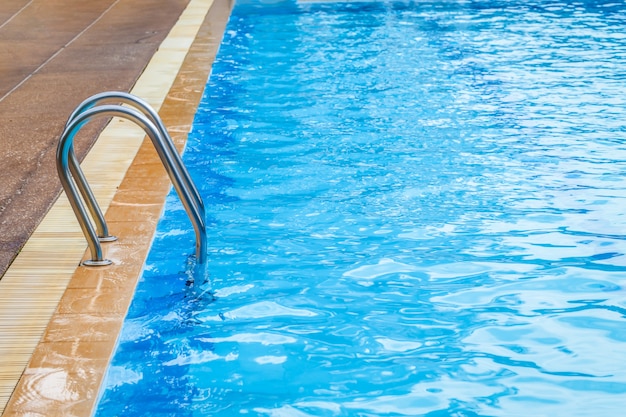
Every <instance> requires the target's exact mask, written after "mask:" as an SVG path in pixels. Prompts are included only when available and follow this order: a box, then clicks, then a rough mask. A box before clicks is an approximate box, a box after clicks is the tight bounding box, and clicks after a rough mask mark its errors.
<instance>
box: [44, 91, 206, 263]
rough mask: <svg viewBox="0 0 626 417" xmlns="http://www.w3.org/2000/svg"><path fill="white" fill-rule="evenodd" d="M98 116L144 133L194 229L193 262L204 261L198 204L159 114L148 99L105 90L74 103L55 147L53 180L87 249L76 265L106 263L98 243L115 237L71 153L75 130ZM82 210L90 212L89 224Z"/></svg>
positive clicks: (201, 206) (201, 212) (201, 214)
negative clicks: (58, 183)
mask: <svg viewBox="0 0 626 417" xmlns="http://www.w3.org/2000/svg"><path fill="white" fill-rule="evenodd" d="M110 103H115V104H110ZM119 103H122V104H119ZM123 104H125V105H126V106H124V105H123ZM128 106H130V107H128ZM99 116H109V117H110V116H116V117H121V118H123V119H127V120H130V121H132V122H134V123H135V124H136V125H138V126H139V127H141V128H142V129H143V130H144V131H145V132H146V134H147V135H148V137H149V138H150V140H151V141H152V144H153V145H154V147H155V148H156V151H157V153H158V155H159V158H160V159H161V162H162V163H163V166H164V167H165V170H166V171H167V174H168V175H169V177H170V180H171V181H172V184H173V185H174V189H175V190H176V193H177V194H178V197H179V198H180V199H181V201H182V203H183V206H184V207H185V211H186V212H187V215H188V216H189V219H190V220H191V223H192V224H193V228H194V230H195V232H196V260H197V262H198V263H204V261H205V259H206V226H205V222H204V203H203V202H202V198H201V197H200V193H199V192H198V189H197V188H196V186H195V184H194V183H193V181H192V180H191V177H190V176H189V172H188V171H187V169H186V168H185V165H184V164H183V161H182V159H181V158H180V155H179V154H178V151H177V150H176V147H175V146H174V142H173V141H172V138H171V137H170V135H169V134H168V133H167V129H166V128H165V126H164V125H163V122H162V121H161V118H160V117H159V115H158V114H157V113H156V111H154V109H152V107H150V105H149V104H148V103H146V102H145V101H144V100H142V99H140V98H139V97H136V96H133V95H131V94H128V93H124V92H117V91H110V92H104V93H100V94H96V95H94V96H91V97H89V98H88V99H86V100H85V101H83V102H82V103H81V104H80V105H79V106H78V107H76V109H75V110H74V112H73V113H72V114H71V115H70V117H69V118H68V121H67V123H66V124H65V129H64V130H63V133H62V134H61V138H60V140H59V146H58V148H57V161H56V165H57V171H58V173H59V178H60V180H61V184H62V185H63V189H64V190H65V194H66V195H67V197H68V199H69V201H70V205H71V206H72V210H74V214H75V215H76V218H77V219H78V223H80V227H81V229H82V231H83V234H84V235H85V238H86V239H87V243H88V244H89V250H90V251H91V259H88V260H85V261H83V262H82V264H83V265H86V266H102V265H110V264H111V263H112V262H111V261H110V260H108V259H104V258H103V256H102V247H101V245H100V242H110V241H114V240H116V239H117V238H116V237H115V236H111V235H110V234H109V229H108V227H107V224H106V221H105V219H104V215H103V214H102V210H100V206H98V203H97V201H96V198H95V197H94V195H93V192H92V191H91V188H90V187H89V184H88V183H87V179H86V178H85V176H84V174H83V171H82V169H81V168H80V163H79V162H78V158H77V157H76V153H75V152H74V137H75V136H76V134H77V133H78V132H79V131H80V129H81V128H82V127H83V126H84V125H85V124H87V123H88V122H89V121H91V120H93V119H94V118H96V117H99ZM85 205H86V206H87V208H85ZM87 210H89V213H90V214H91V217H92V219H93V223H95V228H94V225H93V224H92V222H91V221H90V219H89V215H88V214H87Z"/></svg>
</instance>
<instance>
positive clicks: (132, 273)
mask: <svg viewBox="0 0 626 417" xmlns="http://www.w3.org/2000/svg"><path fill="white" fill-rule="evenodd" d="M60 2H62V3H64V4H67V5H68V7H69V5H72V6H75V7H76V9H74V10H75V12H76V13H77V14H78V15H80V18H83V17H84V16H86V15H88V16H91V17H90V18H89V19H91V21H92V22H94V21H95V24H91V28H94V27H96V26H97V25H98V24H100V22H103V21H105V20H107V19H108V21H109V25H111V24H120V25H122V26H125V25H130V23H131V21H133V20H134V17H135V15H136V14H137V13H138V10H143V9H144V8H145V7H148V6H151V7H153V8H154V6H155V4H156V3H158V4H159V5H161V4H163V3H167V2H161V1H158V2H157V1H155V0H138V1H124V0H117V1H113V0H108V1H105V0H93V1H92V2H82V1H74V2H72V1H69V0H68V1H66V0H59V1H58V2H56V4H58V3H60ZM83 3H93V7H94V8H93V9H92V8H91V7H90V4H83ZM151 3H152V4H151ZM195 3H203V4H209V5H210V4H211V0H191V1H190V2H189V7H192V6H193V5H194V4H195ZM174 4H176V5H178V6H181V5H186V4H187V1H182V2H181V1H172V2H171V4H168V5H167V6H168V7H169V6H172V5H174ZM30 7H34V8H35V9H37V10H39V12H41V13H53V12H54V11H53V10H47V9H46V8H47V7H48V5H47V2H45V1H43V0H42V1H37V0H32V1H26V0H21V1H20V0H4V1H3V2H1V4H0V18H1V19H3V20H2V21H1V22H4V23H0V36H1V35H2V31H3V30H4V28H6V27H8V26H9V25H12V24H13V22H14V21H15V20H16V19H18V18H19V17H20V15H22V13H26V12H27V11H28V10H29V8H30ZM168 7H165V8H166V9H167V8H168ZM189 7H188V9H189ZM116 8H122V9H119V10H118V9H116ZM94 9H95V10H96V11H95V12H94ZM20 10H21V12H20ZM46 10H47V11H46ZM177 10H178V9H177ZM103 11H104V14H103ZM181 11H182V9H181V10H178V12H176V13H177V14H176V13H174V14H176V16H175V17H176V19H178V17H179V16H180V13H181ZM229 11H230V2H229V1H228V0H215V1H214V2H213V3H212V6H211V8H210V10H209V13H208V15H207V16H206V19H205V20H204V22H203V23H202V25H201V26H200V29H199V32H198V33H197V35H194V36H195V40H194V41H193V44H191V46H190V47H189V48H188V50H187V49H186V48H185V50H184V52H185V53H186V56H185V59H184V61H183V63H182V66H181V67H180V70H179V72H178V74H177V76H176V77H175V80H174V84H173V85H172V87H171V89H170V90H169V93H167V97H166V98H165V100H164V101H163V102H162V106H161V107H160V114H161V116H162V118H163V121H164V123H165V125H166V126H172V127H173V128H171V129H170V133H171V134H172V137H173V139H174V140H175V142H177V144H178V145H179V146H182V145H183V144H184V141H185V139H186V134H187V132H188V130H189V127H190V125H191V122H192V120H193V114H194V112H195V109H196V107H197V104H198V101H199V99H200V96H201V93H202V89H203V87H204V84H205V82H206V77H207V75H208V71H209V69H210V65H211V63H212V60H213V58H214V55H215V53H216V51H217V47H218V45H219V42H220V40H221V36H222V33H223V30H224V25H225V21H226V19H227V17H228V14H229ZM170 12H171V11H170ZM31 13H32V11H31ZM98 13H100V14H99V15H98ZM125 13H126V14H125ZM163 13H164V12H162V11H160V12H154V13H153V14H152V18H153V19H154V18H156V17H157V16H158V15H161V14H163ZM171 13H173V12H171ZM185 13H187V10H186V11H185ZM185 13H183V17H184V16H185ZM205 13H206V12H205ZM139 14H140V13H139ZM113 15H115V16H117V20H116V19H113V18H112V16H113ZM95 16H100V17H95ZM37 17H41V16H39V15H37V14H36V13H34V14H31V18H32V19H35V18H37ZM131 17H132V18H131ZM46 18H47V17H46ZM89 19H87V20H85V21H84V22H86V21H88V20H89ZM98 19H99V20H98ZM52 20H55V19H52ZM61 20H62V19H61V18H59V21H61ZM148 20H149V19H148ZM181 20H183V18H181ZM180 23H181V22H180V21H179V24H180ZM73 24H74V23H72V25H73ZM172 24H173V23H172ZM182 26H183V31H184V28H185V22H184V21H183V22H182ZM62 27H63V28H64V27H65V26H62ZM72 27H74V26H72ZM146 27H149V26H144V28H143V31H144V33H148V32H150V31H148V30H147V29H146ZM89 30H91V29H88V30H87V31H85V32H84V33H87V32H89ZM109 30H113V29H111V28H109ZM38 31H39V29H37V30H35V31H34V32H38ZM59 32H63V33H64V30H63V29H59ZM131 32H132V31H131ZM139 32H140V31H137V30H135V31H134V32H133V33H135V35H137V34H138V33H139ZM84 33H83V35H84ZM61 35H62V34H59V36H61ZM63 36H65V37H62V40H61V41H57V43H56V45H57V47H58V45H60V44H63V45H64V47H63V46H62V47H61V50H60V51H61V52H60V53H58V54H57V55H58V56H60V55H62V54H64V53H65V52H66V50H67V49H69V48H70V47H71V45H73V43H71V44H70V45H67V43H68V41H67V38H68V36H70V35H67V34H65V35H63ZM74 36H76V35H74ZM81 36H82V35H81ZM152 36H153V34H150V35H148V38H150V39H152ZM170 36H171V34H170ZM161 38H164V36H161ZM2 39H3V38H2ZM71 39H73V38H71V37H70V40H71ZM79 39H80V36H79V37H78V38H76V40H75V41H74V42H78V40H79ZM168 39H169V38H168ZM93 41H94V38H92V42H93ZM136 41H137V42H142V40H141V39H136ZM175 41H176V39H174V42H175ZM64 42H65V43H64ZM0 43H2V41H0ZM42 43H47V42H42ZM50 43H54V42H53V41H52V40H51V41H50ZM156 46H158V44H156V45H153V48H152V52H154V50H155V48H156ZM129 48H130V49H132V46H129ZM105 49H106V48H105ZM0 51H3V49H2V45H0ZM117 51H122V52H123V51H126V49H125V48H124V47H121V49H118V50H117ZM123 53H126V52H123ZM76 54H77V55H76V56H78V57H81V56H82V58H81V59H86V61H90V60H91V59H97V58H96V57H92V55H89V54H85V55H80V53H79V52H78V51H77V52H76ZM44 55H45V54H44ZM53 55H54V54H53ZM96 55H97V54H96ZM46 59H49V58H46ZM55 59H57V58H56V57H53V58H52V59H51V60H49V61H48V64H50V63H52V62H53V61H54V60H55ZM41 60H42V58H41V57H40V58H39V61H41ZM23 61H24V62H26V64H24V65H25V66H28V65H30V67H29V68H31V74H33V73H34V75H33V76H31V77H30V78H29V79H27V81H26V82H24V83H23V84H22V85H21V86H20V87H19V88H17V89H16V90H15V91H14V92H11V93H10V94H9V95H6V97H5V98H4V99H0V125H1V124H2V118H4V117H7V118H9V119H10V116H7V115H6V114H5V113H4V110H3V109H4V108H3V107H2V106H5V105H6V103H7V102H8V103H10V102H16V100H17V99H16V98H15V97H16V96H14V94H16V93H17V92H19V91H20V90H21V89H23V88H26V86H27V84H29V83H30V82H31V80H32V79H33V78H35V77H36V76H37V77H39V76H40V75H41V74H40V73H41V72H44V71H43V69H40V70H32V68H33V67H35V68H38V67H37V66H36V63H35V64H33V63H32V62H30V61H28V59H24V60H23ZM39 61H38V62H39ZM153 61H154V59H153ZM4 62H5V61H4V60H3V59H2V58H1V57H0V68H2V70H3V74H4V68H3V67H2V65H5V64H3V63H4ZM48 64H46V65H48ZM144 64H145V62H144ZM46 65H44V66H43V67H42V68H46ZM62 67H63V65H60V64H59V71H60V72H62ZM87 67H89V65H87ZM94 67H97V65H95V66H94ZM65 69H66V70H67V68H65ZM33 71H34V72H33ZM90 71H91V70H89V69H86V70H85V72H86V73H87V74H86V78H87V79H91V80H92V82H93V79H94V77H95V75H94V74H93V73H90ZM7 74H9V71H7ZM49 76H50V77H52V78H56V79H58V80H59V84H63V85H69V84H70V82H69V81H68V78H67V77H69V78H70V79H71V78H73V77H80V76H81V70H80V68H78V67H76V68H75V69H72V70H71V71H69V72H68V74H66V76H67V77H63V75H62V74H60V73H56V74H49ZM137 76H138V74H136V75H135V78H136V77H137ZM7 77H8V78H10V77H9V76H8V75H7ZM103 77H104V76H103ZM96 78H97V77H96ZM143 78H144V77H143V76H142V79H143ZM104 79H105V80H106V77H104ZM126 81H128V79H126ZM139 81H140V82H141V80H139ZM132 82H134V79H133V80H132V81H131V82H129V84H130V85H132ZM2 86H4V76H3V83H2ZM2 86H0V88H5V89H6V88H7V87H6V86H4V87H2ZM83 87H85V86H84V85H83ZM92 87H93V86H92ZM136 87H137V86H136ZM12 88H13V87H10V88H8V90H7V91H11V89H12ZM106 89H122V90H128V89H129V88H122V87H119V86H107V87H105V88H102V85H100V87H97V88H96V91H102V90H106ZM96 91H89V90H88V89H87V90H80V91H78V90H77V91H76V92H75V94H78V95H79V96H78V97H75V98H72V100H71V101H72V104H71V105H68V104H67V103H66V102H63V103H62V104H63V105H66V106H67V107H69V110H68V111H67V114H69V112H70V111H71V110H72V109H73V107H74V106H75V105H76V104H77V103H78V102H79V101H81V100H82V99H83V98H84V97H86V96H88V95H89V94H91V93H93V92H96ZM31 93H32V94H36V91H31ZM0 94H2V93H0ZM146 94H147V95H150V94H149V92H147V93H146ZM53 95H54V94H49V95H48V96H46V98H47V99H50V98H51V97H52V96H53ZM64 97H66V99H67V95H66V96H64ZM9 98H12V99H11V100H13V101H11V100H8V99H9ZM7 100H8V101H7ZM22 105H24V106H26V105H25V104H22ZM49 105H50V104H49ZM26 107H27V106H26ZM9 110H10V107H9ZM55 111H56V109H55ZM9 113H10V112H9ZM11 114H17V113H16V112H14V113H11ZM67 114H65V115H63V117H61V118H58V120H57V118H53V121H52V122H51V123H52V125H53V126H48V125H47V124H46V123H47V119H45V121H41V120H43V119H37V118H35V119H32V120H31V123H30V124H31V125H33V126H32V130H33V131H35V132H38V131H41V132H43V131H45V132H46V134H45V135H44V134H43V133H42V135H41V138H42V142H45V140H43V139H44V138H48V137H49V136H55V135H56V134H58V132H56V133H55V129H57V130H59V131H60V128H61V126H62V125H63V123H64V122H65V120H64V118H65V117H67ZM31 117H32V116H31ZM7 120H8V119H7ZM35 120H36V122H35ZM39 123H42V124H45V126H43V125H42V126H39ZM109 127H110V126H109ZM100 128H101V126H97V127H94V128H92V129H91V131H89V132H88V135H86V136H88V139H91V140H92V139H93V138H94V137H95V134H96V133H97V132H98V131H99V130H100ZM107 129H109V128H107ZM5 132H6V130H0V134H1V135H2V136H0V138H1V139H0V140H2V141H5V138H6V137H7V136H5ZM105 134H106V131H105ZM56 139H57V138H56V137H53V138H52V139H50V140H49V141H48V142H50V143H45V144H38V145H39V148H37V147H34V148H29V149H22V148H21V147H20V146H16V145H17V143H16V142H11V141H9V143H10V144H12V145H14V147H15V148H16V149H17V151H19V152H21V154H20V157H21V158H22V159H23V160H28V161H31V160H32V159H33V158H32V155H31V153H36V152H37V151H38V150H40V149H44V151H43V153H41V152H42V151H40V153H41V155H43V156H41V158H39V161H40V162H41V163H42V164H43V162H42V161H46V160H47V159H46V157H47V156H46V155H47V154H46V152H47V153H54V152H51V149H52V148H54V145H55V144H54V143H53V142H54V140H56ZM101 141H102V137H101V139H100V141H98V142H99V143H100V142H101ZM23 147H24V148H28V147H27V146H26V145H24V146H23ZM52 151H53V149H52ZM8 155H9V159H11V158H10V157H11V154H10V153H8ZM90 156H91V155H90ZM3 157H4V156H3ZM155 161H156V155H155V152H154V150H153V149H152V148H151V146H149V145H148V144H146V143H144V145H142V146H141V147H140V149H139V152H138V153H137V157H136V159H135V161H134V163H133V165H132V166H131V167H130V169H128V172H127V174H126V177H125V178H124V180H123V182H122V183H121V184H120V186H119V189H118V190H117V192H116V194H115V196H114V197H113V200H112V202H111V205H110V207H109V210H108V211H107V214H106V217H107V220H108V222H109V228H110V230H112V231H114V233H115V234H116V235H118V237H119V241H118V242H115V243H114V244H110V246H108V249H107V250H106V252H105V255H106V256H107V257H108V258H110V259H112V260H113V261H114V265H112V266H110V267H104V268H85V267H79V268H78V269H76V264H77V259H74V260H72V259H70V260H69V261H68V260H64V259H59V260H57V261H55V262H54V263H55V265H51V266H49V267H45V266H42V265H36V261H37V259H36V258H37V257H38V255H37V254H38V249H37V247H36V243H32V244H31V242H30V241H29V244H28V245H27V246H29V245H30V246H29V248H28V250H25V251H24V252H23V253H22V254H20V257H19V258H18V261H17V262H18V263H21V261H20V259H21V258H23V257H26V258H28V259H27V264H28V265H29V264H33V261H34V263H35V265H33V266H32V268H30V267H27V268H25V269H23V270H21V272H20V271H19V270H18V271H15V268H13V267H12V268H11V271H10V272H11V274H10V277H9V274H8V273H7V275H6V278H7V280H11V281H12V282H11V283H8V282H2V281H0V284H7V285H6V286H5V287H7V288H8V285H9V284H11V285H13V287H14V288H17V289H18V291H17V292H14V293H13V294H16V295H13V296H11V297H8V296H6V297H4V298H3V296H4V294H0V304H3V305H0V313H2V310H3V308H2V307H3V306H7V305H8V304H11V306H10V308H5V309H4V312H5V313H4V315H5V317H4V320H5V323H9V322H11V320H13V318H19V317H20V315H28V316H30V317H34V318H38V319H42V318H43V319H49V318H50V317H49V316H47V314H48V313H47V311H49V310H50V308H51V307H52V309H53V310H54V309H55V308H56V312H55V313H54V315H53V316H52V318H51V320H50V322H49V324H48V326H47V329H46V330H45V333H44V334H43V337H42V336H41V331H40V330H39V328H38V326H36V325H32V326H31V325H25V326H15V325H13V326H12V325H11V324H10V323H9V324H8V325H4V327H3V324H2V320H3V317H0V329H2V328H4V329H11V331H12V332H13V333H14V334H10V335H6V334H0V351H2V363H1V364H0V365H1V366H0V368H2V367H4V368H10V369H12V368H16V369H15V370H17V371H19V372H21V371H20V369H24V368H23V364H21V362H20V361H21V359H20V358H21V357H22V356H23V355H24V353H29V352H32V348H29V347H28V346H29V344H30V343H32V341H35V343H36V341H37V340H40V343H39V344H38V345H37V347H36V349H35V351H34V353H33V354H32V356H31V357H30V362H29V364H28V366H27V367H26V369H25V370H24V372H23V375H22V378H21V379H20V381H19V383H18V384H17V387H16V389H15V391H14V393H13V395H12V396H11V398H10V400H9V402H8V404H7V406H6V408H5V409H4V413H3V414H2V415H3V416H14V415H46V416H57V415H58V416H74V415H75V416H87V415H90V414H91V410H92V407H93V404H94V401H95V399H96V396H97V392H98V389H99V384H100V381H101V379H102V376H103V373H104V372H105V370H106V366H107V364H108V360H109V358H110V355H111V353H112V349H113V348H114V346H115V342H116V339H117V334H118V332H119V329H120V327H121V322H122V320H123V318H124V315H125V313H126V310H127V308H128V304H129V302H130V299H131V297H132V293H133V290H134V287H135V284H136V282H137V278H138V275H139V273H140V271H141V268H142V265H143V260H144V259H145V254H146V252H147V250H148V247H149V244H150V242H151V238H152V235H153V232H154V227H155V223H156V220H157V217H158V214H159V213H160V211H161V207H162V204H163V201H164V197H165V193H166V192H167V190H168V188H169V182H168V181H167V178H166V177H165V174H164V170H163V168H162V167H161V166H160V165H159V164H158V163H155ZM3 162H4V161H3ZM89 162H91V161H89ZM95 164H96V165H97V164H98V162H97V161H96V162H95ZM37 170H42V172H44V173H45V174H47V175H48V177H47V179H46V180H47V182H48V185H50V184H49V183H50V181H51V178H50V176H55V175H56V172H54V173H50V172H47V171H46V169H45V168H42V167H41V165H37V164H36V165H35V166H30V170H26V171H27V173H33V172H36V171H37ZM48 171H49V169H48ZM13 177H18V178H13ZM146 178H150V181H145V179H146ZM11 181H13V182H14V183H16V184H18V185H19V184H21V186H22V189H23V190H24V191H23V193H22V194H28V193H33V192H34V191H33V190H34V189H30V188H28V187H35V186H34V185H31V184H32V183H33V182H35V183H37V182H38V181H42V180H38V179H34V177H33V178H30V177H29V176H28V175H26V176H25V179H24V178H20V177H19V176H18V175H17V173H16V174H15V175H12V176H11V179H9V178H8V177H7V184H12V182H11ZM35 185H37V184H35ZM7 186H8V185H7ZM39 186H41V185H39ZM18 189H19V188H18ZM3 193H6V194H7V195H8V197H6V196H5V197H1V198H0V202H2V203H0V204H2V207H1V208H0V210H1V211H0V213H1V216H2V217H0V219H2V227H5V228H7V227H8V226H7V224H9V223H11V222H15V221H19V219H17V218H12V217H10V216H8V215H10V214H11V209H10V208H11V207H17V206H15V204H17V202H20V201H22V203H24V204H25V201H23V200H20V199H22V198H26V197H22V194H19V193H18V194H17V197H16V196H12V195H9V193H7V192H6V190H5V191H3ZM3 195H4V194H3ZM48 197H49V196H48ZM53 197H54V195H53V196H52V199H53ZM29 198H30V200H28V201H33V204H35V205H38V210H40V211H43V212H45V211H46V209H47V207H48V206H49V205H50V198H48V199H46V196H42V195H38V196H37V198H35V199H33V197H32V196H31V197H29ZM35 200H37V201H36V202H35ZM62 203H63V202H62V201H61V204H62ZM58 204H59V203H57V205H58ZM55 208H56V205H55ZM26 211H27V210H22V212H21V213H20V215H22V216H27V214H28V213H26ZM34 211H35V214H33V213H30V216H27V217H28V219H29V221H30V223H31V226H30V227H34V226H32V224H36V223H37V221H38V218H39V217H41V215H42V214H41V213H40V214H37V213H39V211H37V210H34ZM7 216H8V217H7ZM48 217H49V216H48ZM48 217H47V218H48ZM47 218H46V219H47ZM55 222H57V223H56V224H53V225H52V226H44V227H42V226H40V227H39V228H38V229H37V232H36V235H37V236H36V237H37V239H36V240H38V239H40V238H46V239H48V238H52V241H53V244H55V245H59V246H63V245H66V246H67V247H69V246H72V245H78V247H79V250H84V248H85V246H86V244H85V243H84V239H82V238H81V236H80V235H79V234H77V233H75V232H73V231H69V232H68V234H67V235H66V237H60V238H57V237H55V236H54V234H53V233H52V232H51V231H50V230H51V229H65V227H66V226H65V222H69V223H68V224H71V223H73V222H75V219H61V220H55ZM74 226H75V225H74ZM20 233H26V234H28V233H29V232H28V231H24V230H22V231H21V232H16V233H15V234H14V236H17V235H19V234H20ZM70 237H71V239H70ZM55 239H57V240H58V242H56V240H55ZM31 241H32V239H31ZM54 242H56V243H54ZM74 242H79V243H74ZM9 246H10V245H9ZM33 247H34V249H33ZM80 248H82V249H80ZM0 249H2V250H4V249H6V248H5V247H1V248H0ZM7 252H8V253H9V254H10V257H11V258H12V257H13V256H14V253H13V252H12V250H11V248H9V250H8V251H7ZM23 255H24V256H23ZM0 258H2V256H0ZM50 270H59V271H74V272H73V273H71V272H70V274H71V278H70V279H69V283H67V282H66V283H65V284H63V283H60V282H58V281H57V278H58V277H56V276H55V273H56V272H54V273H51V272H50ZM21 277H23V278H28V279H29V281H28V282H30V283H37V284H38V285H40V287H38V286H33V285H30V287H31V293H32V292H35V293H38V292H46V291H50V289H51V288H52V287H55V288H56V287H59V288H58V289H60V290H61V291H62V292H63V297H62V299H61V302H60V303H59V304H58V306H57V304H56V302H55V301H45V302H42V303H33V304H29V301H28V296H26V295H24V296H23V300H22V295H21V293H20V291H19V288H20V287H19V281H20V279H21ZM5 287H3V288H5ZM5 294H6V293H5ZM45 304H51V305H45ZM7 311H8V313H7ZM40 316H41V317H40ZM29 349H30V350H29ZM10 369H9V370H10ZM9 373H10V372H9ZM7 374H8V373H7ZM2 375H6V374H3V373H0V379H2ZM0 382H2V381H0ZM1 396H2V393H1V392H0V397H1ZM3 405H4V404H0V411H2V408H3Z"/></svg>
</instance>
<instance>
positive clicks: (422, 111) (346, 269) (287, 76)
mask: <svg viewBox="0 0 626 417" xmlns="http://www.w3.org/2000/svg"><path fill="white" fill-rule="evenodd" d="M625 24H626V6H624V5H623V4H621V2H609V1H600V0H597V1H574V2H570V1H568V2H558V1H537V0H535V1H530V2H520V1H487V0H485V1H478V0H476V1H458V2H456V1H436V2H398V3H394V2H358V3H298V4H297V3H292V2H279V3H274V4H270V3H267V4H262V3H254V2H250V1H248V2H245V3H244V2H241V3H239V4H237V5H236V7H235V9H234V11H233V15H232V16H231V19H230V22H229V25H228V27H227V29H226V33H225V36H224V41H223V44H222V46H221V49H220V52H219V55H218V58H217V60H216V62H215V65H214V67H213V70H212V74H211V77H210V80H209V82H208V85H207V87H206V91H205V96H204V98H203V101H202V105H201V107H200V109H199V110H198V113H197V116H196V120H195V123H194V126H193V131H192V133H191V135H190V139H189V143H188V145H187V150H186V153H185V161H186V163H187V165H188V166H189V167H190V170H191V174H192V176H193V177H194V178H195V179H196V181H197V182H198V183H199V188H200V189H201V192H202V195H203V198H204V199H205V202H206V205H207V223H208V226H209V254H208V255H209V256H208V258H209V262H208V265H207V268H206V271H202V270H201V269H197V270H195V271H194V270H193V259H190V258H189V255H190V254H191V253H192V252H193V249H194V245H193V241H194V236H193V230H192V228H191V226H190V224H189V221H188V220H187V219H186V216H185V214H184V210H183V208H182V205H181V204H180V203H179V202H178V200H177V199H176V198H175V196H173V195H172V196H170V198H168V204H167V208H166V213H165V214H164V216H163V218H162V220H161V222H160V225H159V229H158V231H157V237H156V239H155V241H154V245H153V248H152V251H151V253H150V255H149V258H148V260H147V263H146V266H145V272H144V274H143V277H142V279H141V282H140V284H139V287H138V289H137V294H136V297H135V299H134V302H133V304H132V306H131V310H130V312H129V315H128V317H127V320H126V323H125V325H124V329H123V332H122V335H121V337H120V342H119V347H118V350H117V352H116V354H115V357H114V359H113V362H112V364H111V368H110V370H109V373H108V376H107V379H106V382H105V389H104V391H103V392H102V394H101V399H100V403H99V407H98V410H97V413H96V414H97V415H98V416H119V415H129V416H150V415H176V416H208V415H211V416H235V415H245V416H270V417H285V416H289V417H304V416H506V417H510V416H528V415H534V416H608V415H621V414H622V413H623V411H622V410H623V409H624V404H626V320H625V315H626V293H625V291H624V288H623V286H624V284H625V283H626V256H625V253H626V240H625V239H626V232H625V231H626V216H625V215H624V214H625V213H626V204H625V203H626V200H625V199H626V182H625V174H626V127H625V126H626V122H625V121H626V98H625V97H626V34H625V33H624V25H625Z"/></svg>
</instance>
